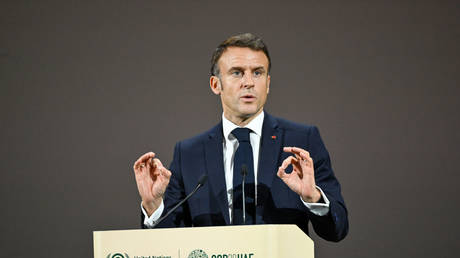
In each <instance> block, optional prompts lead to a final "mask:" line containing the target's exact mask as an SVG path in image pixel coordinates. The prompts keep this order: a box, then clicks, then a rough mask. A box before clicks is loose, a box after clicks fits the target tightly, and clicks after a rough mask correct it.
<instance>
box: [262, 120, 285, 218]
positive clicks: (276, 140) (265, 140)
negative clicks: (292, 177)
mask: <svg viewBox="0 0 460 258" xmlns="http://www.w3.org/2000/svg"><path fill="white" fill-rule="evenodd" d="M282 138H283V133H282V130H280V129H279V128H278V122H277V121H276V119H275V118H274V117H272V116H270V115H269V114H267V113H265V118H264V123H263V126H262V138H261V142H260V153H259V166H258V167H259V168H258V172H257V195H258V197H257V206H258V209H257V212H258V217H259V216H261V213H260V212H262V210H263V207H264V206H265V205H264V204H265V201H266V198H267V197H268V195H269V189H271V186H272V183H273V180H274V179H275V177H276V172H277V171H278V160H279V155H280V150H281V142H282ZM259 218H260V217H259ZM258 220H259V219H258ZM258 223H260V222H259V221H258Z"/></svg>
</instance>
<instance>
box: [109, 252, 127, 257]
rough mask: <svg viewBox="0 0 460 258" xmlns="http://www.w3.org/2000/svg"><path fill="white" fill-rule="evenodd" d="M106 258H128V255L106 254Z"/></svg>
mask: <svg viewBox="0 0 460 258" xmlns="http://www.w3.org/2000/svg"><path fill="white" fill-rule="evenodd" d="M107 258H129V256H128V254H127V253H125V254H124V255H123V254H121V253H116V254H113V255H112V254H108V255H107Z"/></svg>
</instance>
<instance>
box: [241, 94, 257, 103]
mask: <svg viewBox="0 0 460 258" xmlns="http://www.w3.org/2000/svg"><path fill="white" fill-rule="evenodd" d="M240 98H241V99H243V100H246V101H251V100H254V99H256V96H254V95H252V94H244V95H243V96H241V97H240Z"/></svg>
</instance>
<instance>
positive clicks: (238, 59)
mask: <svg viewBox="0 0 460 258" xmlns="http://www.w3.org/2000/svg"><path fill="white" fill-rule="evenodd" d="M219 66H220V68H221V70H228V69H231V68H232V67H242V68H254V67H264V68H265V69H266V70H267V69H268V58H267V56H266V55H265V53H264V52H263V51H262V50H259V51H255V50H252V49H250V48H243V47H228V48H227V49H226V50H225V51H224V53H222V56H221V57H220V59H219Z"/></svg>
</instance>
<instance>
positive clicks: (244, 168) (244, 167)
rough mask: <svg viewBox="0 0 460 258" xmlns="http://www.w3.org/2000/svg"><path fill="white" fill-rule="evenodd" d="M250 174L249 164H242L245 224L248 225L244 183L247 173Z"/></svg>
mask: <svg viewBox="0 0 460 258" xmlns="http://www.w3.org/2000/svg"><path fill="white" fill-rule="evenodd" d="M247 174H248V166H246V164H243V165H241V175H242V176H243V182H242V185H241V187H242V188H243V189H242V193H243V196H242V197H243V225H246V195H245V193H244V188H245V187H244V185H245V181H246V175H247Z"/></svg>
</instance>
